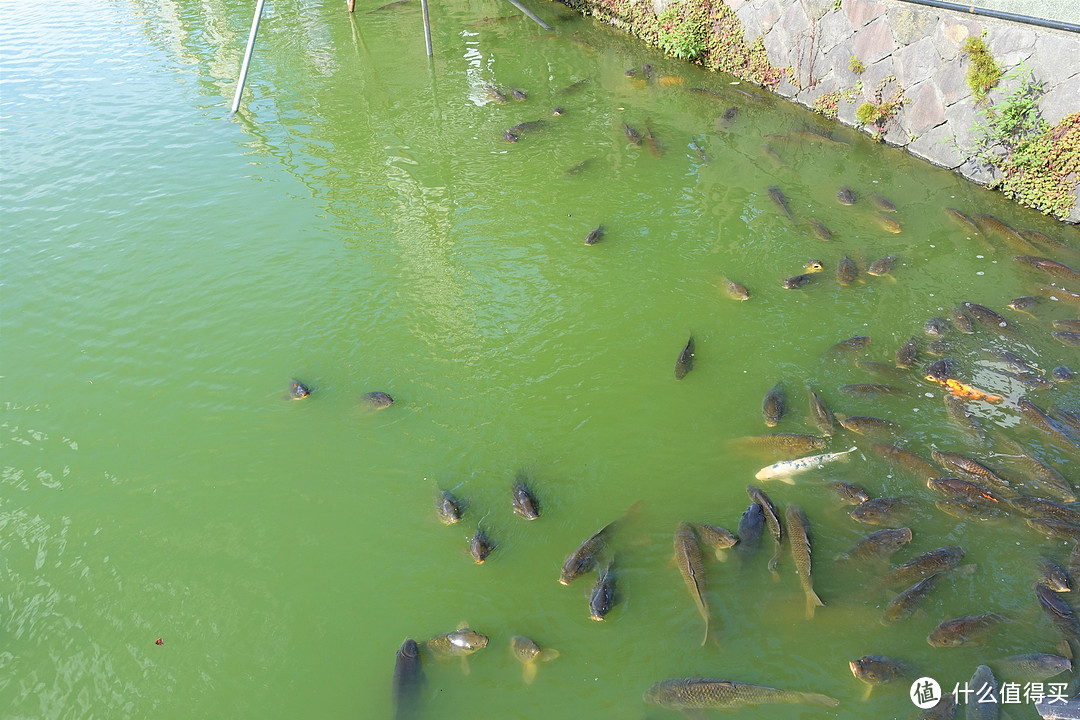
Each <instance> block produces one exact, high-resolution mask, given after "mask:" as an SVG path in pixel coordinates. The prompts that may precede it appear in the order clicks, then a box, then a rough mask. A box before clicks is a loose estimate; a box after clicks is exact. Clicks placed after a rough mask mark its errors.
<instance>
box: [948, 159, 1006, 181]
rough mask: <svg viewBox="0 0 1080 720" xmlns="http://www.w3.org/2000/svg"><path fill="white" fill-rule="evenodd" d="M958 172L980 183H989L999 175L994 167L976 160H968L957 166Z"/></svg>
mask: <svg viewBox="0 0 1080 720" xmlns="http://www.w3.org/2000/svg"><path fill="white" fill-rule="evenodd" d="M956 172H958V173H960V174H961V175H963V176H964V177H966V178H967V179H968V180H970V181H971V182H974V183H978V184H979V185H989V184H990V183H992V182H993V181H994V180H996V179H997V177H998V175H997V173H996V172H994V170H993V168H987V167H986V166H984V165H982V164H980V163H977V162H976V161H974V160H967V161H966V162H964V164H962V165H960V166H959V167H958V168H956Z"/></svg>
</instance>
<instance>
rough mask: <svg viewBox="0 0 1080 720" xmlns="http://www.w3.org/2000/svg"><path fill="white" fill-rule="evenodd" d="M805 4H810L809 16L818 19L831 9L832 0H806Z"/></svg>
mask: <svg viewBox="0 0 1080 720" xmlns="http://www.w3.org/2000/svg"><path fill="white" fill-rule="evenodd" d="M806 4H807V5H809V6H810V16H811V17H812V18H813V19H814V20H820V19H821V18H822V17H823V16H824V15H825V13H827V12H829V11H830V10H832V9H833V0H807V2H806Z"/></svg>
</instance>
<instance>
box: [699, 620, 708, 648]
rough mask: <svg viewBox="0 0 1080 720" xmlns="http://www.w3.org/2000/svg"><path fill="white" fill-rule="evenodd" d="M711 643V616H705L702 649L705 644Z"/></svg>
mask: <svg viewBox="0 0 1080 720" xmlns="http://www.w3.org/2000/svg"><path fill="white" fill-rule="evenodd" d="M707 642H709V616H708V615H706V616H705V637H703V638H701V647H705V643H707Z"/></svg>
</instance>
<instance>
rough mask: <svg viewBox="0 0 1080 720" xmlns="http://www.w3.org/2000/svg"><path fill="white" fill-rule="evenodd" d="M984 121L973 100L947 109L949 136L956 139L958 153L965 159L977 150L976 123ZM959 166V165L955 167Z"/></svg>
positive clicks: (946, 117)
mask: <svg viewBox="0 0 1080 720" xmlns="http://www.w3.org/2000/svg"><path fill="white" fill-rule="evenodd" d="M984 119H985V118H984V117H983V116H982V113H981V112H980V111H979V110H978V109H977V108H976V107H975V104H974V103H973V102H972V101H971V98H967V99H966V100H961V101H959V102H956V103H953V104H952V105H949V106H948V107H946V108H945V122H946V123H947V124H948V128H949V135H950V136H952V137H953V138H954V140H955V142H956V145H957V149H958V151H959V152H960V154H961V155H963V156H964V157H965V158H966V157H967V156H968V155H970V154H971V153H972V152H973V151H974V148H975V141H976V139H977V137H978V135H977V134H976V132H975V123H976V122H982V121H983V120H984ZM958 165H959V163H958V164H957V165H954V166H953V167H957V166H958Z"/></svg>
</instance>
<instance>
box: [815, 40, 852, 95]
mask: <svg viewBox="0 0 1080 720" xmlns="http://www.w3.org/2000/svg"><path fill="white" fill-rule="evenodd" d="M853 54H854V50H853V49H852V42H851V40H844V41H843V42H841V43H839V44H838V45H837V46H836V47H834V48H833V49H832V51H831V52H829V54H828V55H826V56H825V58H824V60H823V61H822V65H823V66H825V67H828V68H829V70H828V74H831V75H834V76H835V77H836V78H837V79H838V80H839V81H840V82H842V83H844V84H845V86H846V87H855V81H856V80H858V79H859V76H858V75H856V74H855V73H854V72H853V71H852V69H851V56H852V55H853Z"/></svg>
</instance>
